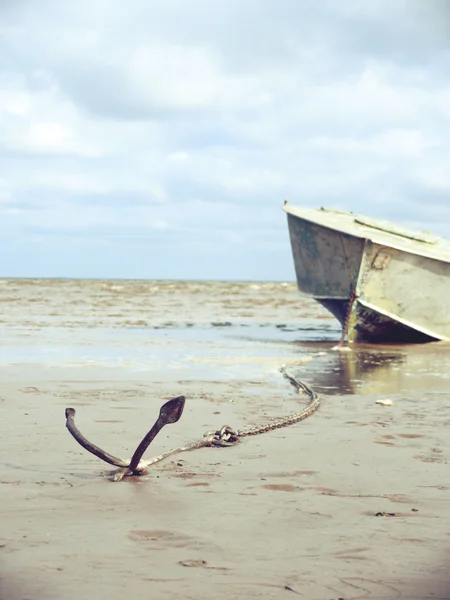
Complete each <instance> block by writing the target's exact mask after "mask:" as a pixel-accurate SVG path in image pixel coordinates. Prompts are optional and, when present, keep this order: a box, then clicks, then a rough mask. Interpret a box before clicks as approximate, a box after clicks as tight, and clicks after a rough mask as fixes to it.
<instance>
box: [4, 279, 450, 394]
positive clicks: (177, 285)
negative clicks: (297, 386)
mask: <svg viewBox="0 0 450 600" xmlns="http://www.w3.org/2000/svg"><path fill="white" fill-rule="evenodd" d="M0 334H1V343H0V366H1V367H2V371H1V375H0V378H1V376H2V375H3V376H5V377H6V376H10V374H11V373H12V372H13V373H16V375H17V376H20V373H21V372H23V369H24V368H26V369H28V372H30V369H32V370H34V371H32V372H34V373H39V372H45V373H46V376H48V374H49V372H52V373H57V371H58V370H59V369H65V370H67V369H69V370H72V371H73V373H74V377H77V376H78V375H77V371H78V372H79V369H80V368H83V369H85V370H86V369H87V370H88V371H90V372H91V376H92V373H94V371H95V372H99V369H101V372H102V377H104V376H105V375H104V373H105V372H107V373H109V375H108V377H111V378H114V377H117V376H118V374H119V373H120V374H121V376H125V375H126V376H127V377H138V376H144V375H145V374H146V373H155V372H157V373H160V374H161V373H164V374H166V376H168V377H169V376H170V373H171V372H173V370H174V369H176V370H177V371H178V375H180V376H181V375H182V376H183V377H185V378H202V379H208V378H217V377H218V376H219V375H222V376H224V377H236V378H237V377H240V378H245V377H247V376H248V377H253V378H254V377H255V376H260V377H261V378H264V377H267V376H270V374H273V365H274V364H279V365H281V364H283V363H284V362H286V361H289V362H290V363H295V362H298V369H300V370H301V373H302V375H306V377H307V379H308V380H309V381H310V382H311V383H312V384H314V385H315V386H316V388H317V389H318V390H319V391H322V392H324V393H328V394H336V393H361V392H363V391H364V390H366V391H367V390H369V391H370V392H373V391H374V390H375V391H380V390H381V391H385V390H386V391H389V390H391V389H392V390H398V389H409V388H411V389H422V388H424V389H425V388H426V387H427V386H428V387H429V386H430V385H431V386H434V387H433V389H434V388H436V389H437V390H440V389H446V386H447V385H448V384H449V383H450V382H449V381H448V374H447V373H448V371H449V369H448V367H449V357H450V353H449V346H448V344H427V345H419V346H417V345H416V346H390V347H386V346H383V347H382V346H352V351H351V352H344V353H343V352H336V351H335V350H333V348H334V347H335V345H336V343H337V342H338V340H339V337H340V326H339V324H338V322H337V321H336V320H335V319H334V318H333V317H332V316H331V315H330V314H329V313H328V312H327V311H325V310H324V309H323V308H322V307H321V306H320V305H318V304H317V303H316V302H314V301H313V300H310V299H305V298H304V297H302V296H301V295H300V294H299V293H298V291H297V288H296V285H295V283H292V282H285V283H279V282H260V283H258V282H218V281H142V280H139V281H133V280H70V279H52V280H50V279H48V280H43V279H3V280H0ZM267 365H270V369H271V370H270V369H269V371H268V369H267ZM84 372H85V371H84ZM436 386H437V387H436Z"/></svg>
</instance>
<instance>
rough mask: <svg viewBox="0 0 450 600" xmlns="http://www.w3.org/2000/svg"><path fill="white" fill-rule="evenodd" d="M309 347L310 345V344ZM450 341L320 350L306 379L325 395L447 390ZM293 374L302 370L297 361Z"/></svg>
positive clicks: (449, 375)
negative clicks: (348, 349) (341, 350)
mask: <svg viewBox="0 0 450 600" xmlns="http://www.w3.org/2000/svg"><path fill="white" fill-rule="evenodd" d="M310 347H311V346H310ZM449 365H450V344H448V343H444V342H436V343H433V344H426V345H421V344H420V345H410V346H363V345H358V344H352V345H351V351H350V352H340V351H333V350H332V349H331V348H329V350H328V351H327V352H322V353H321V354H320V356H317V357H316V358H314V360H313V361H312V362H311V363H310V364H309V369H308V371H309V372H308V377H309V382H310V383H311V385H312V386H313V387H315V389H316V390H317V391H320V392H322V393H324V394H329V395H338V394H363V395H366V394H385V393H392V394H395V393H399V392H401V391H402V392H405V393H406V392H408V391H414V392H416V391H420V390H430V389H432V390H434V391H436V392H437V391H440V390H448V388H449V385H450V371H449ZM296 371H297V373H300V372H302V373H304V372H305V366H304V364H300V365H299V366H298V367H297V369H296Z"/></svg>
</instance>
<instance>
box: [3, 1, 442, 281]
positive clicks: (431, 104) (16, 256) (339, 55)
mask: <svg viewBox="0 0 450 600" xmlns="http://www.w3.org/2000/svg"><path fill="white" fill-rule="evenodd" d="M449 75H450V3H448V1H447V0H417V1H416V0H403V1H402V0H382V1H381V0H370V1H368V2H366V1H363V0H336V1H333V0H189V2H187V1H186V0H128V1H124V0H77V2H70V3H69V2H60V1H58V0H48V1H46V0H33V1H32V0H29V1H26V0H14V1H13V0H0V234H1V235H0V253H1V254H0V256H1V261H0V265H1V268H0V276H47V277H53V276H68V277H71V276H75V277H148V278H153V277H155V278H180V279H183V278H188V279H191V278H200V279H209V278H214V279H269V280H270V279H281V280H292V279H293V278H294V271H293V265H292V258H291V253H290V245H289V236H288V232H287V226H286V216H285V214H284V212H283V211H282V210H281V206H282V204H283V200H284V199H285V198H288V199H289V200H290V201H291V202H292V203H293V204H298V205H303V206H309V207H317V208H318V207H320V206H321V205H326V206H329V207H335V208H339V209H342V210H351V211H358V212H360V213H362V214H367V215H370V216H376V217H381V218H384V219H388V220H396V221H400V222H401V223H403V224H406V225H410V226H419V227H421V228H424V229H428V230H430V231H432V232H435V233H438V234H441V235H444V236H446V237H450V76H449Z"/></svg>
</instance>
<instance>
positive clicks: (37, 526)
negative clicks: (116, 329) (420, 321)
mask: <svg viewBox="0 0 450 600" xmlns="http://www.w3.org/2000/svg"><path fill="white" fill-rule="evenodd" d="M286 316H287V315H286V314H280V315H279V316H278V318H277V320H275V319H274V320H273V322H272V323H273V327H274V328H275V327H276V326H277V325H280V324H282V323H283V324H284V322H285V321H286V320H287V319H286ZM225 317H226V315H225ZM48 328H49V325H48V323H47V325H45V327H43V331H42V332H37V333H35V334H34V337H33V340H34V341H33V343H31V342H29V341H27V345H26V348H25V347H22V346H21V345H20V344H21V343H22V342H20V343H19V342H18V341H17V336H18V335H19V333H20V332H18V329H17V327H15V326H14V324H11V323H9V324H8V326H7V327H6V330H5V332H4V333H5V335H4V339H6V347H7V348H9V350H11V354H12V355H13V356H14V360H6V359H7V356H6V355H5V353H4V354H3V355H2V370H1V374H0V381H1V391H0V415H1V417H0V418H1V423H2V429H3V431H2V436H1V459H0V461H1V462H0V484H1V490H2V504H1V505H2V526H1V529H0V598H1V600H16V599H17V600H18V599H35V598H36V599H41V598H42V599H44V598H45V599H53V598H54V599H60V598H67V599H69V600H71V599H75V598H77V599H78V598H80V597H82V598H85V599H90V598H92V599H93V598H98V597H108V598H110V599H111V600H115V599H116V598H117V599H119V598H120V599H122V598H123V597H124V595H126V594H128V595H129V596H130V597H135V598H144V597H145V598H147V597H154V598H162V599H164V598H167V599H169V598H180V599H190V598H209V597H214V596H220V597H224V598H255V597H258V598H289V597H293V598H294V597H295V596H300V597H303V598H308V599H311V600H316V599H317V600H322V599H325V600H332V599H333V600H338V599H339V598H344V599H345V600H355V599H357V598H358V599H359V598H371V599H376V598H379V599H388V598H389V599H391V598H392V599H393V598H405V599H413V598H414V599H416V598H446V599H449V598H450V584H449V581H450V576H449V574H448V573H449V560H450V557H449V552H448V549H449V546H450V518H449V508H450V500H449V499H450V476H449V469H448V461H449V458H450V445H449V442H448V425H449V422H450V417H449V414H450V413H449V409H450V391H449V379H448V374H447V367H448V364H449V358H450V349H449V347H448V346H446V345H443V344H433V345H428V346H420V347H403V348H395V347H390V348H370V347H366V348H364V347H355V349H354V350H353V351H352V352H350V353H338V352H335V351H333V350H332V345H333V344H332V343H325V342H321V341H320V339H319V340H317V339H313V340H310V339H307V340H303V341H301V342H300V343H295V344H294V343H290V345H289V344H286V343H284V342H283V340H281V341H277V340H274V339H272V340H271V341H270V340H265V341H264V340H258V339H253V340H252V339H251V335H250V336H247V337H248V343H249V344H250V345H245V344H244V345H239V344H241V342H239V344H238V346H237V347H236V346H234V343H235V341H236V338H230V339H229V340H228V341H227V339H225V338H223V337H220V336H219V337H216V338H214V339H212V338H208V337H207V339H206V340H205V339H204V338H203V337H202V336H200V337H199V338H198V340H197V342H198V345H196V344H195V339H194V338H195V336H193V338H192V339H187V340H186V348H189V347H190V348H191V352H190V353H189V352H187V351H186V353H184V354H183V355H182V356H178V355H177V356H176V357H175V358H174V356H173V353H174V352H179V348H180V343H181V346H182V347H184V346H183V344H184V342H183V340H182V341H181V342H180V338H179V336H178V334H176V333H175V332H171V333H170V335H169V337H168V338H167V340H166V341H165V344H166V346H165V348H166V352H167V353H168V356H169V358H170V357H171V358H172V359H173V360H168V361H167V362H166V363H165V364H164V368H162V366H161V364H162V363H159V362H158V361H152V360H148V361H147V362H146V364H145V369H144V368H143V363H142V361H141V358H140V354H139V358H138V359H136V360H135V363H133V364H132V365H130V364H126V363H125V362H124V363H120V364H118V363H111V364H108V365H106V366H105V364H104V361H102V360H98V361H96V362H95V361H94V363H86V361H85V360H84V358H83V357H81V358H80V356H79V355H78V354H77V352H74V351H72V350H71V351H70V352H72V354H73V356H70V352H69V351H68V353H67V354H65V355H64V360H61V361H60V362H58V361H57V359H56V358H52V362H47V363H45V362H43V361H42V351H39V352H35V350H36V349H35V350H33V351H31V350H30V348H31V347H32V346H33V344H34V345H36V344H37V343H38V342H37V341H36V340H39V339H40V335H41V334H42V335H46V334H47V333H48ZM194 329H195V326H194ZM279 329H281V328H279ZM86 335H87V336H88V333H87V330H86ZM277 335H278V334H277ZM127 339H128V338H127ZM277 339H278V338H277ZM170 340H172V343H170ZM199 340H200V341H199ZM202 340H203V341H202ZM233 340H234V341H233ZM200 342H201V343H200ZM127 343H128V342H127ZM242 343H243V342H242ZM158 344H159V347H160V348H162V346H161V340H160V338H158V339H157V340H156V341H155V340H154V345H156V346H157V345H158ZM137 345H139V344H137ZM44 346H45V345H44ZM118 346H120V344H118ZM156 346H155V347H156ZM127 347H128V346H124V347H122V351H123V352H124V353H125V354H126V349H127ZM192 347H193V348H194V349H195V350H192ZM9 350H8V351H9ZM21 352H22V353H23V356H20V353H21ZM33 352H35V358H34V359H32V358H30V356H31V355H32V354H33ZM183 352H184V351H183ZM106 354H107V352H106V353H105V356H106ZM25 355H26V356H25ZM136 356H137V355H136ZM25 358H26V360H25ZM282 362H285V363H287V364H288V365H289V368H290V369H291V371H292V372H295V374H296V375H297V376H298V377H300V378H301V379H303V380H305V381H306V382H308V383H310V384H311V385H312V386H313V387H314V388H315V389H316V390H317V391H318V392H320V393H321V395H322V397H323V402H322V405H321V407H320V409H319V411H318V412H317V413H316V414H314V415H313V416H312V417H310V418H309V419H307V420H305V421H303V422H301V423H299V424H297V425H294V426H291V427H286V428H283V429H279V430H276V431H272V432H269V433H266V434H263V435H259V436H256V437H254V438H246V439H244V440H243V441H242V442H241V443H240V444H238V445H236V446H234V447H231V448H223V449H216V448H207V449H206V448H205V449H201V450H197V451H194V452H190V453H184V454H180V455H177V456H174V457H171V458H169V459H167V460H166V461H164V462H161V463H159V464H158V465H155V466H154V467H151V469H150V470H149V473H148V474H147V475H145V476H143V477H139V478H137V477H135V478H130V479H129V480H125V481H122V482H120V483H113V482H111V481H110V480H109V478H108V477H107V476H106V472H107V471H108V470H109V466H108V465H106V464H105V463H102V462H101V461H100V460H99V459H97V458H96V457H94V456H91V455H89V454H88V453H87V452H86V451H84V450H83V449H82V448H81V447H79V446H78V445H77V444H76V442H75V441H74V440H73V439H72V438H71V436H70V435H69V433H68V432H67V430H66V429H65V427H64V424H65V419H64V409H65V407H66V406H73V407H75V408H76V409H77V423H78V426H79V427H80V429H81V431H82V432H83V433H84V434H85V435H86V436H87V437H88V438H89V439H91V440H92V441H94V442H95V443H97V444H99V445H100V446H102V447H104V448H105V449H106V450H108V451H109V452H111V453H113V454H116V455H119V456H124V457H125V456H130V455H131V454H132V452H133V451H134V449H135V447H136V445H137V444H138V442H139V441H140V439H141V438H142V436H143V435H144V434H145V432H146V431H147V429H148V428H149V427H150V426H151V424H152V423H153V421H154V420H155V418H156V416H157V414H158V411H159V407H160V405H161V404H162V402H164V401H165V400H166V399H169V398H171V397H173V396H177V395H179V394H185V395H186V397H187V403H186V408H185V412H184V414H183V416H182V418H181V420H180V421H179V422H178V423H176V424H173V425H170V426H167V427H166V428H165V429H164V430H163V431H162V432H161V433H160V435H159V436H158V437H157V438H156V440H155V441H154V443H153V444H152V446H151V447H150V448H149V450H148V452H147V453H146V457H147V456H152V455H154V454H159V453H160V452H163V451H165V450H168V449H170V448H173V447H176V446H178V445H180V444H183V443H185V442H188V441H192V440H195V439H199V438H201V436H202V434H203V433H204V432H206V431H208V430H211V429H218V428H219V427H221V426H222V425H224V424H230V425H231V426H233V427H235V428H240V427H245V426H249V425H253V424H260V423H263V422H266V421H267V420H269V419H271V418H273V417H280V416H283V415H285V414H290V413H293V412H296V411H297V410H298V409H299V406H300V404H301V401H302V398H301V397H299V396H297V395H296V394H295V391H294V389H293V388H292V387H291V386H289V385H288V383H287V382H286V380H284V379H283V378H282V377H281V376H280V375H279V373H278V369H279V367H280V364H281V363H282ZM380 399H382V400H386V399H389V400H391V401H392V406H381V405H379V404H376V401H377V400H380Z"/></svg>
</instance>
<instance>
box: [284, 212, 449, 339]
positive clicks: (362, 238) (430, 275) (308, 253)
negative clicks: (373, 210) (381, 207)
mask: <svg viewBox="0 0 450 600" xmlns="http://www.w3.org/2000/svg"><path fill="white" fill-rule="evenodd" d="M283 208H284V210H285V211H286V213H287V215H288V226H289V234H290V239H291V246H292V253H293V257H294V265H295V272H296V277H297V285H298V288H299V290H300V291H301V292H302V293H304V294H306V295H308V296H310V297H313V298H314V299H315V300H317V302H319V303H320V304H322V305H323V306H324V307H325V308H326V309H328V310H329V311H330V312H331V313H332V314H333V315H334V316H335V317H336V318H337V319H338V320H339V322H340V323H341V325H342V327H343V328H344V332H345V334H347V335H348V341H349V342H377V343H380V342H388V343H392V342H430V341H436V340H450V300H449V299H450V242H448V241H446V240H443V239H441V238H439V237H437V236H434V235H431V234H428V233H423V232H419V231H414V230H411V229H406V228H404V227H400V226H397V225H395V224H392V223H389V222H387V221H382V220H378V219H372V218H368V217H362V216H359V215H355V214H352V213H344V212H340V211H335V210H329V209H326V208H321V209H320V210H314V209H307V208H298V207H295V206H292V205H290V204H288V203H287V202H285V204H284V207H283Z"/></svg>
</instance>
